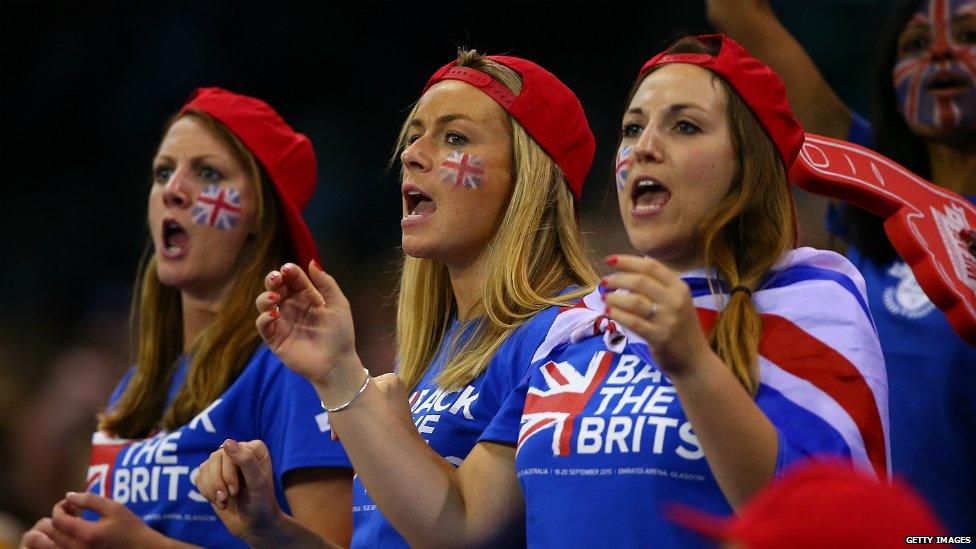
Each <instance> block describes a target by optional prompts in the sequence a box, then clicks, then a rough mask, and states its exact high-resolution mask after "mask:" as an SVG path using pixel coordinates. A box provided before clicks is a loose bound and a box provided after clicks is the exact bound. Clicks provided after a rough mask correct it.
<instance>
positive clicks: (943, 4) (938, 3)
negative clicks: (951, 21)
mask: <svg viewBox="0 0 976 549" xmlns="http://www.w3.org/2000/svg"><path fill="white" fill-rule="evenodd" d="M933 10H935V11H936V12H937V13H936V15H938V14H946V15H952V16H965V15H976V0H922V1H921V2H919V3H918V8H917V9H916V10H915V15H916V19H915V20H919V19H922V20H925V21H927V20H928V18H929V15H930V14H931V13H932V11H933ZM919 16H921V17H919Z"/></svg>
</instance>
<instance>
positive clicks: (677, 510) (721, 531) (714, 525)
mask: <svg viewBox="0 0 976 549" xmlns="http://www.w3.org/2000/svg"><path fill="white" fill-rule="evenodd" d="M664 516H665V518H667V519H668V520H670V521H671V522H673V523H675V524H677V525H679V526H682V527H684V528H687V529H688V530H691V531H693V532H697V533H699V534H702V535H704V536H707V537H709V538H712V539H715V540H725V539H728V538H729V537H730V535H731V533H732V527H733V525H734V524H735V518H734V517H723V516H719V515H713V514H711V513H706V512H705V511H702V510H700V509H696V508H694V507H689V506H687V505H683V504H680V503H671V504H668V505H666V506H665V507H664Z"/></svg>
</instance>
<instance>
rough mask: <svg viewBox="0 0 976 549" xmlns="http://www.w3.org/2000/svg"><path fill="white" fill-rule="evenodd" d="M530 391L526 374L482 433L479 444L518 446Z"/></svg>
mask: <svg viewBox="0 0 976 549" xmlns="http://www.w3.org/2000/svg"><path fill="white" fill-rule="evenodd" d="M528 389H529V374H528V373H526V375H525V376H524V378H523V379H522V382H521V383H519V385H518V386H517V387H515V390H514V391H512V392H511V393H510V394H509V395H508V398H506V399H505V401H504V402H503V403H502V406H501V408H499V409H498V413H497V414H495V417H494V418H493V419H492V420H491V423H489V424H488V427H487V428H485V430H484V431H483V432H482V433H481V437H479V438H478V442H496V443H498V444H507V445H509V446H515V445H516V443H517V442H518V437H519V426H520V425H521V423H522V409H523V408H524V407H525V395H526V394H527V392H528Z"/></svg>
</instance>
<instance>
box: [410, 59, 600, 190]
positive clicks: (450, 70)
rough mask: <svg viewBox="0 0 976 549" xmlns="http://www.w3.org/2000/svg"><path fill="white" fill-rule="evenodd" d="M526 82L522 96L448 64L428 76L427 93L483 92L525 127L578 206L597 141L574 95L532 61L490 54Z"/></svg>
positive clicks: (463, 68) (501, 85) (482, 76)
mask: <svg viewBox="0 0 976 549" xmlns="http://www.w3.org/2000/svg"><path fill="white" fill-rule="evenodd" d="M485 57H486V58H487V59H491V60H492V61H495V62H496V63H500V64H502V65H505V66H506V67H508V68H510V69H512V70H513V71H515V72H517V73H518V74H519V76H521V77H522V91H520V92H519V93H518V94H513V93H512V92H511V91H510V90H509V89H508V88H507V87H505V86H504V85H503V84H501V83H500V82H498V81H496V80H495V79H493V78H492V77H491V76H489V75H487V74H485V73H483V72H481V71H478V70H475V69H472V68H469V67H457V66H455V65H457V61H452V62H450V63H448V64H447V65H444V66H443V67H441V68H440V69H438V71H437V72H435V73H434V76H431V77H430V80H428V81H427V85H426V86H424V92H426V91H427V90H428V89H430V87H431V86H433V85H434V84H436V83H438V82H440V81H441V80H460V81H462V82H467V83H468V84H471V85H472V86H474V87H476V88H478V89H479V90H481V91H483V92H484V93H485V94H486V95H488V97H491V98H492V99H494V100H495V101H496V102H497V103H498V104H499V105H501V106H502V108H503V109H505V110H506V111H507V112H508V113H509V114H510V115H512V118H514V119H515V120H517V121H518V123H519V124H520V125H521V126H522V127H523V128H525V131H526V132H528V134H529V135H530V136H532V139H534V140H535V141H536V143H538V144H539V146H540V147H542V150H544V151H546V154H548V155H549V156H550V157H551V158H552V160H553V161H554V162H555V163H556V165H557V166H559V168H560V169H561V170H562V171H563V175H565V176H566V181H568V182H569V188H570V189H571V190H572V191H573V196H575V197H576V200H577V202H579V200H580V198H581V197H582V195H583V181H585V180H586V175H587V174H588V173H589V172H590V167H591V166H592V165H593V154H594V152H595V150H596V140H595V139H594V138H593V132H591V131H590V125H589V123H587V121H586V113H585V112H583V105H581V104H580V102H579V99H577V97H576V94H574V93H573V92H572V90H570V89H569V88H568V87H567V86H566V84H563V83H562V82H561V81H560V80H559V79H558V78H556V77H555V75H553V74H552V73H551V72H549V71H547V70H546V69H544V68H542V67H540V66H539V65H536V64H535V63H533V62H531V61H527V60H525V59H520V58H518V57H510V56H506V55H487V56H485Z"/></svg>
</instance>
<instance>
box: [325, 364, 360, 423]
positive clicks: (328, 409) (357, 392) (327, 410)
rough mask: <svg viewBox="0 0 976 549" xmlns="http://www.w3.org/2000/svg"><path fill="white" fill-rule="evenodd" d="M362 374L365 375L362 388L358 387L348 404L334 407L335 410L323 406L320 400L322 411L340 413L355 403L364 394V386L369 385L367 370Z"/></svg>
mask: <svg viewBox="0 0 976 549" xmlns="http://www.w3.org/2000/svg"><path fill="white" fill-rule="evenodd" d="M363 372H365V373H366V381H364V382H363V386H362V387H360V388H359V390H358V391H356V394H355V395H353V397H352V398H351V399H350V400H349V402H347V403H345V404H340V405H338V406H336V407H335V408H329V407H328V406H326V405H325V403H324V402H322V401H321V400H320V401H319V402H322V409H323V410H325V411H326V412H329V413H330V414H334V413H335V412H341V411H343V410H345V409H346V408H348V407H349V406H351V405H352V403H353V402H356V400H358V399H359V397H360V396H361V395H362V394H363V393H364V392H366V386H367V385H369V378H370V375H369V370H367V369H366V368H363Z"/></svg>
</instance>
